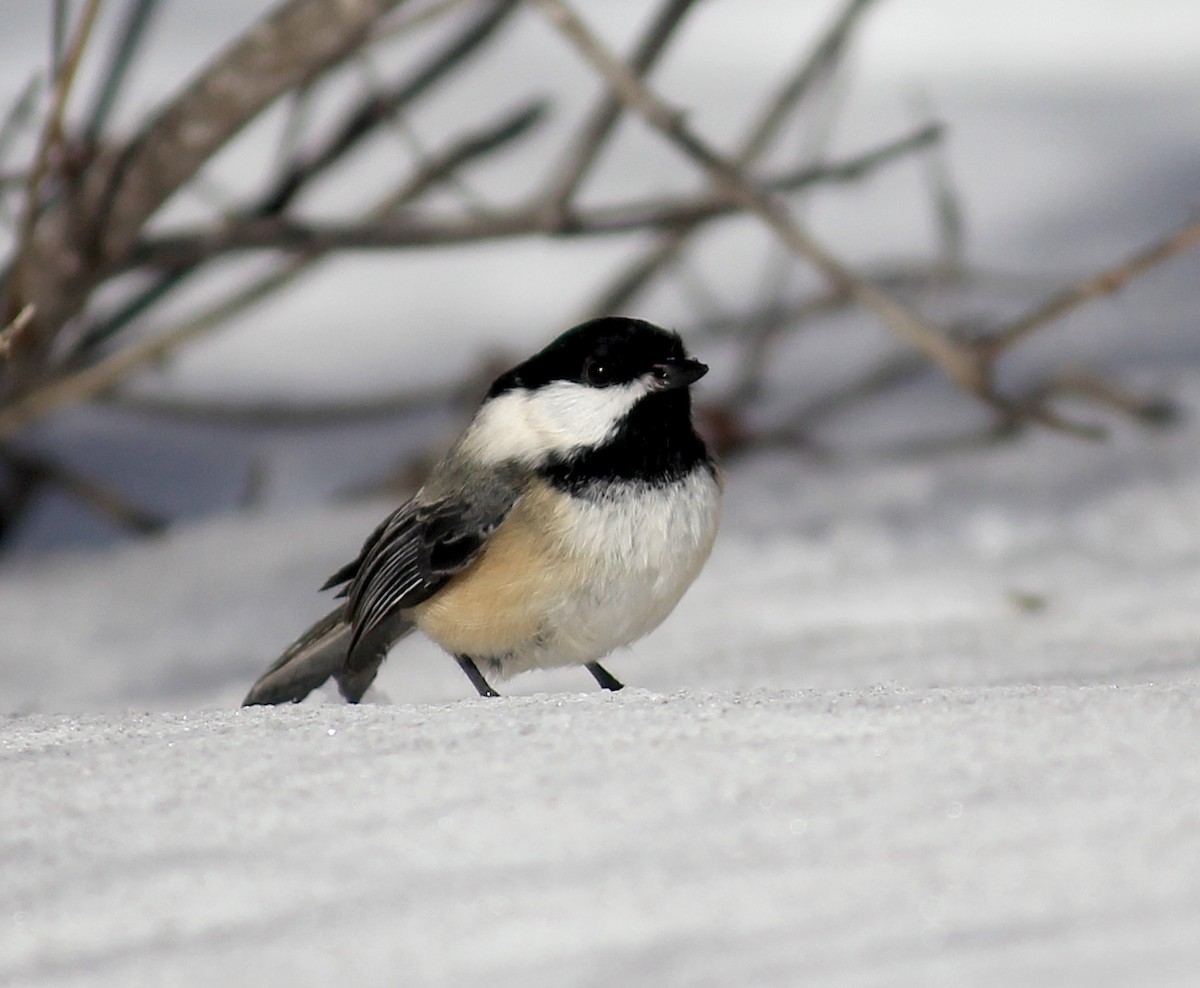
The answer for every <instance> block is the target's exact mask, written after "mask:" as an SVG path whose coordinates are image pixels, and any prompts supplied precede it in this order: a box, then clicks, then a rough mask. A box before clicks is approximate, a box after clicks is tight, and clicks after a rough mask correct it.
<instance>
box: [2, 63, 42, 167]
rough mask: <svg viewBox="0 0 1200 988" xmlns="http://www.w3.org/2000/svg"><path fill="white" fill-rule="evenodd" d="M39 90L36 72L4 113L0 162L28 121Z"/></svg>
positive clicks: (38, 77)
mask: <svg viewBox="0 0 1200 988" xmlns="http://www.w3.org/2000/svg"><path fill="white" fill-rule="evenodd" d="M41 92H42V77H41V75H40V74H37V75H34V76H32V77H31V78H30V80H29V81H28V82H27V83H25V87H24V88H23V89H22V90H21V92H20V94H19V95H18V96H17V98H16V99H15V100H13V103H12V105H11V106H10V107H9V108H8V110H7V112H6V113H5V114H4V121H3V123H0V162H3V161H4V159H5V158H7V157H8V152H9V151H10V150H12V145H13V142H14V141H15V140H16V137H17V135H18V134H19V133H20V132H21V131H22V130H24V128H25V125H26V124H28V123H29V119H30V117H32V116H33V111H34V108H35V107H36V106H37V101H38V96H40V95H41ZM22 181H23V183H24V182H28V181H29V177H28V175H26V176H25V178H24V179H23V180H22Z"/></svg>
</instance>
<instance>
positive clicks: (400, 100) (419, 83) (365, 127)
mask: <svg viewBox="0 0 1200 988" xmlns="http://www.w3.org/2000/svg"><path fill="white" fill-rule="evenodd" d="M515 6H516V2H515V0H493V2H491V3H489V4H488V5H487V7H485V8H484V10H483V11H482V13H481V14H480V15H479V16H477V17H476V18H474V19H473V20H472V21H471V22H470V23H469V24H468V25H467V26H466V27H465V28H463V29H462V30H461V31H459V32H458V33H457V34H456V35H455V36H454V37H453V38H451V39H450V40H449V41H448V42H447V43H446V44H445V45H444V46H443V47H442V48H441V49H439V50H438V51H437V52H435V53H434V54H433V55H432V56H431V57H430V58H429V59H428V60H427V61H426V62H425V64H424V65H422V66H421V67H420V68H418V69H417V70H416V71H415V72H412V73H410V74H409V75H408V76H406V77H405V79H404V80H402V81H401V82H399V83H397V84H396V85H395V86H393V87H392V88H391V89H390V90H387V91H385V92H382V93H377V94H373V95H371V96H370V97H368V98H367V99H366V100H364V101H363V102H362V103H360V104H359V105H358V106H356V107H355V108H354V109H353V110H351V112H350V113H349V114H347V115H346V117H345V119H344V121H343V122H342V123H341V125H340V126H339V127H338V128H337V130H336V132H335V133H333V134H332V135H330V136H329V137H328V138H326V140H325V141H324V143H323V144H322V146H321V147H319V148H318V149H316V150H314V151H311V152H309V154H307V155H306V156H304V158H302V159H301V160H299V161H298V162H296V164H295V165H294V166H293V167H292V169H291V170H290V171H289V172H287V173H286V174H285V175H283V176H282V177H281V178H280V180H279V181H278V182H277V183H276V185H275V187H274V188H273V189H271V190H269V191H268V192H267V193H266V194H265V195H264V196H263V198H262V200H261V201H260V202H259V204H258V206H256V207H254V208H253V209H251V210H250V213H251V214H253V215H256V216H277V215H279V214H280V213H282V212H283V210H284V209H286V208H287V206H288V205H289V204H290V203H291V202H292V201H293V200H294V199H295V198H296V196H297V195H298V194H299V192H300V191H301V190H302V189H304V188H305V187H307V186H308V185H309V184H310V183H311V182H312V181H313V179H315V178H317V177H318V176H319V175H321V174H323V173H324V172H325V171H327V170H328V169H329V168H330V167H331V166H332V165H334V164H335V163H336V162H338V161H341V160H342V159H343V158H344V157H345V156H346V154H347V153H348V152H349V151H351V150H352V149H353V148H355V147H357V146H358V144H359V143H360V142H361V141H362V140H363V138H365V137H366V136H367V135H369V134H370V133H372V132H373V131H374V130H375V128H376V127H378V125H379V124H380V123H382V122H383V121H384V120H387V119H389V118H391V117H394V116H395V115H396V114H397V113H399V112H400V111H401V110H402V109H403V108H404V107H406V106H408V105H410V104H412V103H413V102H414V101H415V100H416V99H417V98H418V97H420V96H422V95H424V94H426V93H428V92H429V91H430V90H431V89H432V88H433V86H434V85H435V84H436V83H437V82H439V81H441V80H442V79H444V78H445V77H446V76H447V75H448V74H449V73H450V72H451V71H453V70H454V69H455V68H458V67H459V66H461V65H462V64H463V63H464V62H465V60H466V59H467V58H468V57H469V56H470V55H472V54H474V53H475V52H477V51H478V50H479V49H480V48H481V47H482V45H483V44H484V42H486V41H487V40H488V39H489V38H490V37H492V36H493V35H494V34H495V32H496V31H497V30H498V29H499V28H500V27H501V25H502V24H503V23H504V21H505V20H506V19H507V18H508V17H509V15H510V14H511V13H512V11H513V10H514V9H515Z"/></svg>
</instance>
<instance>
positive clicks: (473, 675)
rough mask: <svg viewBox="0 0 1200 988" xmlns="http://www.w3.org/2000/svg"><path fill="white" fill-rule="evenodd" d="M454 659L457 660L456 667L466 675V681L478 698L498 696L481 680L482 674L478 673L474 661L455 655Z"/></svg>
mask: <svg viewBox="0 0 1200 988" xmlns="http://www.w3.org/2000/svg"><path fill="white" fill-rule="evenodd" d="M454 658H455V659H457V660H458V667H459V668H460V669H461V670H462V671H463V672H465V673H466V674H467V679H469V680H471V685H472V686H474V687H475V689H476V690H477V691H478V692H479V695H480V696H499V695H500V694H499V693H497V692H496V691H495V690H494V689H492V688H491V686H489V685H488V681H487V680H486V679H484V678H483V673H481V672H480V671H479V666H477V665H476V664H475V660H474V659H472V658H471V656H469V655H456V656H454Z"/></svg>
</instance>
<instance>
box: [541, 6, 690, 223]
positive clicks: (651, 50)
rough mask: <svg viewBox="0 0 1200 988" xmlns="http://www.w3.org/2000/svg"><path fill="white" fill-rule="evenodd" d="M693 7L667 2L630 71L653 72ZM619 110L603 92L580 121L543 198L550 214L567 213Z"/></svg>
mask: <svg viewBox="0 0 1200 988" xmlns="http://www.w3.org/2000/svg"><path fill="white" fill-rule="evenodd" d="M693 6H695V0H669V2H668V3H667V4H666V5H665V6H664V7H663V8H662V9H661V10H660V11H659V13H658V16H657V17H656V18H655V19H654V21H653V22H652V23H651V25H650V27H649V28H648V29H647V31H646V34H645V36H644V37H643V38H642V40H641V41H640V42H639V43H638V45H637V48H636V49H635V50H634V53H633V55H632V56H631V57H630V59H629V68H630V71H632V72H634V73H635V74H636V75H639V76H644V75H646V74H647V73H648V72H649V71H650V69H651V68H653V66H654V64H655V62H657V61H658V58H659V56H660V55H661V54H662V53H663V51H664V50H665V49H666V46H667V42H668V41H670V39H671V37H672V35H674V33H675V30H676V28H678V27H679V25H680V24H681V23H682V22H683V18H684V17H685V16H686V15H687V13H688V11H690V10H691V9H692V7H693ZM623 109H624V103H622V102H621V100H619V99H617V98H616V96H615V95H613V93H612V92H611V91H606V92H605V94H604V96H603V97H601V99H600V102H599V104H598V105H597V106H596V108H595V109H594V110H593V111H592V113H591V114H590V115H589V116H588V118H587V119H586V120H585V121H584V123H583V126H582V127H581V128H580V131H579V133H578V134H577V135H576V136H575V138H574V139H573V140H571V141H570V143H569V145H568V147H569V151H568V155H567V159H566V161H564V162H563V164H562V165H561V166H560V170H559V178H558V179H557V180H555V181H554V183H553V184H552V186H551V188H550V190H549V192H548V193H547V195H546V203H547V207H546V208H547V209H549V210H550V211H551V212H552V213H554V214H557V215H561V214H563V213H565V212H566V211H567V209H568V207H569V206H570V203H571V200H572V199H573V198H574V196H575V193H576V191H577V190H578V189H579V187H580V186H581V185H582V184H583V182H584V179H586V178H587V176H588V173H589V172H591V170H592V166H593V165H594V164H595V163H596V160H597V159H598V158H599V156H600V152H601V150H602V149H603V148H604V146H605V144H606V143H607V142H608V138H609V136H610V135H611V134H612V132H613V128H614V127H615V126H616V124H617V121H618V120H619V119H620V116H621V111H622V110H623Z"/></svg>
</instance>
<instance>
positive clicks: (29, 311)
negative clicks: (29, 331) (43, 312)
mask: <svg viewBox="0 0 1200 988" xmlns="http://www.w3.org/2000/svg"><path fill="white" fill-rule="evenodd" d="M35 311H36V310H35V309H34V307H33V304H32V303H30V304H28V305H26V306H25V308H23V309H22V310H21V311H20V312H18V313H17V314H16V315H15V316H14V317H13V320H12V322H10V323H9V324H8V325H7V326H5V327H4V328H3V329H0V358H3V357H7V356H8V351H9V350H10V349H12V345H13V342H14V341H15V340H16V338H17V337H18V336H20V335H21V332H22V331H23V330H24V329H25V327H26V326H28V325H29V324H30V323H31V322H32V321H33V315H34V312H35Z"/></svg>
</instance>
